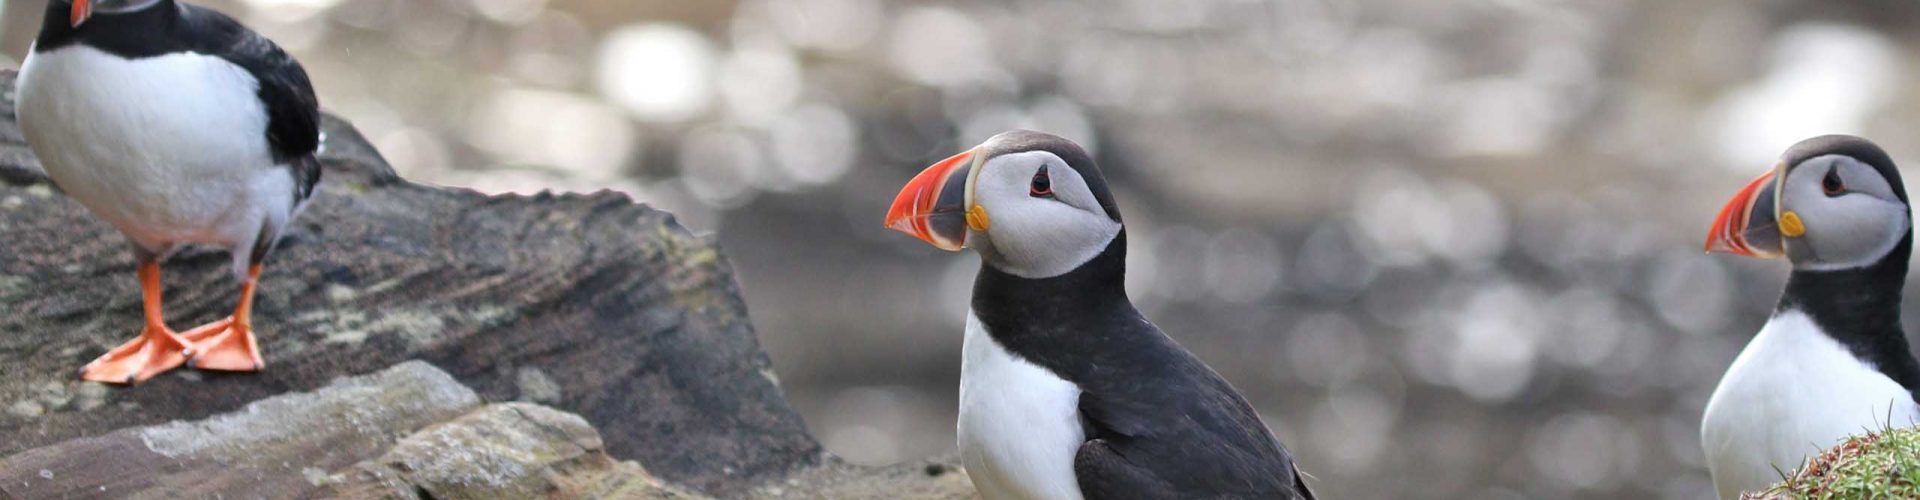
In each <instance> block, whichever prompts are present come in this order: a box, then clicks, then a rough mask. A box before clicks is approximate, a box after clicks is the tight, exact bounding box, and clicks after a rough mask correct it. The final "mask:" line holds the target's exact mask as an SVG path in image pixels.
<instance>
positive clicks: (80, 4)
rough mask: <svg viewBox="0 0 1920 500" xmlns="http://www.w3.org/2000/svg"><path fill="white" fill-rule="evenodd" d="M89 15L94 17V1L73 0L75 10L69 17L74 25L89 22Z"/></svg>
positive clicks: (77, 25)
mask: <svg viewBox="0 0 1920 500" xmlns="http://www.w3.org/2000/svg"><path fill="white" fill-rule="evenodd" d="M89 17H93V1H92V0H73V12H72V13H71V14H70V17H69V18H68V19H69V20H72V21H73V27H75V28H78V27H80V23H84V22H87V18H89Z"/></svg>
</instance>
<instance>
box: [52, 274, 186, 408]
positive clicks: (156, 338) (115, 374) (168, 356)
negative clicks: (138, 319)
mask: <svg viewBox="0 0 1920 500" xmlns="http://www.w3.org/2000/svg"><path fill="white" fill-rule="evenodd" d="M160 291H161V287H160V263H159V262H158V261H154V262H143V263H141V264H140V292H141V300H142V301H143V302H144V303H145V314H146V321H147V324H146V327H144V328H142V329H141V330H140V336H139V337H137V338H134V339H133V340H132V341H130V342H127V343H126V344H122V345H121V346H120V347H116V348H114V349H113V350H111V351H107V353H106V354H104V355H101V356H100V358H99V359H95V360H93V362H92V363H87V366H86V367H84V368H81V369H80V378H82V379H86V380H92V381H95V382H106V383H112V384H134V383H139V382H142V381H145V380H147V379H150V378H153V377H154V376H155V375H159V374H161V373H165V372H166V371H167V370H172V369H174V368H176V367H179V366H180V364H181V363H185V362H186V361H187V357H188V356H191V355H192V353H193V348H192V345H191V344H189V343H188V342H187V340H186V339H185V338H182V337H181V336H180V335H179V334H176V333H174V332H173V330H170V329H168V328H167V325H166V322H165V318H164V317H163V316H162V315H161V297H160Z"/></svg>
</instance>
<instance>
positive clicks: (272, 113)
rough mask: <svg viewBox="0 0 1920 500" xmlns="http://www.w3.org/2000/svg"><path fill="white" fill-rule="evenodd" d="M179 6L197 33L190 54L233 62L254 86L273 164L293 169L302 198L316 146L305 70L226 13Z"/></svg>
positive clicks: (313, 179)
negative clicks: (263, 111) (257, 87)
mask: <svg viewBox="0 0 1920 500" xmlns="http://www.w3.org/2000/svg"><path fill="white" fill-rule="evenodd" d="M180 7H181V8H182V9H184V11H183V12H182V18H183V20H184V22H185V24H186V25H187V26H191V27H192V28H191V30H192V31H195V32H199V33H202V34H203V36H199V37H195V40H198V42H197V45H198V46H196V47H194V51H195V52H199V53H202V54H207V55H210V56H215V57H219V58H221V59H224V60H226V61H227V62H230V63H233V64H234V65H235V66H239V67H241V68H242V69H245V70H246V71H247V73H249V74H251V75H253V78H254V80H256V81H258V82H259V85H260V90H259V94H258V95H259V97H260V102H261V104H262V105H263V106H265V108H266V111H267V130H266V134H267V145H268V147H269V149H271V150H272V154H273V160H274V162H275V163H278V164H282V165H287V166H288V167H290V168H292V169H293V170H294V176H293V177H294V182H295V184H296V185H297V186H298V187H299V189H300V193H299V198H300V199H306V198H307V196H308V195H310V194H311V193H312V190H313V185H314V184H315V183H317V182H319V180H320V163H319V162H318V161H315V160H314V159H313V158H312V157H313V155H314V153H315V152H316V151H318V150H319V148H320V99H319V97H317V96H316V95H315V94H314V91H313V82H312V80H310V79H309V78H308V77H307V70H306V69H305V68H303V67H301V66H300V62H299V61H296V60H294V59H293V56H290V55H287V53H286V51H283V50H281V49H280V46H279V45H275V44H274V43H273V41H272V40H268V39H267V37H264V36H260V34H259V33H255V32H253V31H252V30H249V29H247V28H246V27H245V26H242V25H241V24H240V22H239V21H235V20H234V19H233V18H231V17H227V15H226V14H221V13H220V12H218V11H214V10H210V9H205V8H201V7H198V6H194V5H188V4H181V6H180ZM205 34H210V35H211V36H206V35H205Z"/></svg>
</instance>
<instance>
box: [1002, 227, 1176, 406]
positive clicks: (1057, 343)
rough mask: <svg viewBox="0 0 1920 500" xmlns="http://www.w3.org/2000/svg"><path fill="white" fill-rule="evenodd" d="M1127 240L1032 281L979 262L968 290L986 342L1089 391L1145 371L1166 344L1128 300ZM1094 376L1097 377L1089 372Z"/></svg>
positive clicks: (1117, 240) (1158, 362)
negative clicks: (1122, 373)
mask: <svg viewBox="0 0 1920 500" xmlns="http://www.w3.org/2000/svg"><path fill="white" fill-rule="evenodd" d="M1126 263H1127V233H1126V230H1124V229H1122V230H1121V231H1120V234H1118V235H1116V236H1114V239H1113V241H1112V242H1109V243H1108V244H1107V248H1106V250H1104V251H1102V252H1100V254H1099V255H1097V256H1095V257H1094V258H1093V259H1092V260H1089V261H1087V263H1086V264H1082V265H1081V266H1080V267H1079V268H1076V269H1074V270H1073V271H1069V272H1067V273H1066V274H1062V275H1059V276H1054V277H1049V278H1040V279H1031V278H1022V277H1019V276H1015V275H1013V274H1009V273H1007V272H1005V271H1001V270H999V269H998V268H995V267H993V265H992V264H988V263H985V262H982V263H981V265H980V275H979V277H978V278H976V279H975V280H974V283H973V313H974V315H975V317H977V318H979V320H980V322H981V324H982V325H984V326H985V327H986V329H987V333H988V334H989V335H991V336H992V337H993V340H994V341H995V342H997V343H999V344H1000V346H1001V347H1004V348H1006V349H1007V350H1008V351H1009V352H1012V353H1013V354H1014V355H1016V356H1020V357H1021V358H1022V359H1026V360H1027V361H1030V362H1033V363H1035V364H1038V365H1040V366H1042V367H1045V368H1047V369H1048V370H1049V371H1052V372H1053V373H1054V374H1055V375H1057V376H1060V377H1061V378H1064V379H1067V380H1069V381H1072V382H1074V383H1076V384H1080V385H1081V386H1082V387H1088V386H1089V384H1095V385H1097V384H1101V383H1103V381H1106V380H1112V379H1113V377H1110V376H1103V375H1110V374H1112V373H1113V372H1114V371H1115V370H1136V369H1151V368H1155V367H1160V366H1164V365H1167V364H1169V362H1170V361H1169V360H1166V359H1160V358H1159V357H1164V355H1165V352H1167V350H1168V348H1170V347H1172V346H1171V342H1172V341H1171V340H1168V339H1167V338H1166V337H1165V336H1164V335H1162V334H1160V333H1159V330H1157V329H1155V328H1154V327H1153V326H1152V325H1151V324H1150V323H1148V322H1147V320H1146V318H1145V317H1143V316H1141V315H1140V312H1139V311H1138V310H1137V309H1135V308H1134V307H1133V302H1132V301H1131V300H1128V298H1127V291H1126ZM1096 372H1098V373H1096Z"/></svg>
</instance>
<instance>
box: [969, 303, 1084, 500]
mask: <svg viewBox="0 0 1920 500" xmlns="http://www.w3.org/2000/svg"><path fill="white" fill-rule="evenodd" d="M963 350H964V351H965V358H963V359H962V361H961V365H960V425H959V427H960V429H959V431H960V432H959V435H960V458H961V460H962V461H963V462H964V465H966V467H967V475H968V476H969V477H971V478H972V479H973V485H974V488H975V489H976V490H979V492H980V496H982V497H984V498H987V499H988V500H1001V499H1078V498H1081V496H1080V484H1079V482H1078V481H1077V480H1076V479H1075V478H1074V474H1073V457H1074V455H1075V454H1076V453H1078V452H1079V450H1080V443H1081V442H1082V441H1084V439H1085V431H1084V430H1083V429H1081V427H1080V410H1079V403H1080V388H1079V387H1077V386H1075V385H1074V384H1073V383H1072V382H1068V381H1066V380H1062V379H1061V378H1060V377H1057V376H1054V375H1053V373H1051V372H1048V371H1047V370H1046V369H1045V368H1041V367H1039V366H1038V365H1034V364H1033V363H1029V362H1027V361H1026V360H1022V359H1020V358H1018V357H1015V356H1014V355H1013V354H1011V353H1009V352H1007V350H1006V349H1004V348H1002V347H1000V344H999V343H997V342H995V341H994V340H993V337H992V336H990V335H988V334H987V330H986V327H985V326H984V325H982V324H981V323H980V320H979V319H978V318H975V317H974V316H973V314H971V313H969V314H967V337H966V345H965V347H964V348H963Z"/></svg>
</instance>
